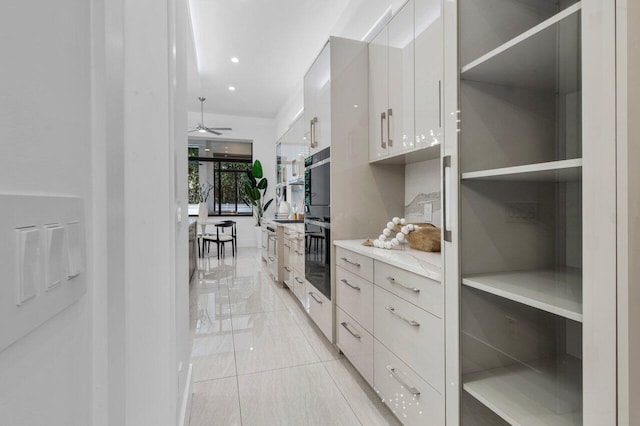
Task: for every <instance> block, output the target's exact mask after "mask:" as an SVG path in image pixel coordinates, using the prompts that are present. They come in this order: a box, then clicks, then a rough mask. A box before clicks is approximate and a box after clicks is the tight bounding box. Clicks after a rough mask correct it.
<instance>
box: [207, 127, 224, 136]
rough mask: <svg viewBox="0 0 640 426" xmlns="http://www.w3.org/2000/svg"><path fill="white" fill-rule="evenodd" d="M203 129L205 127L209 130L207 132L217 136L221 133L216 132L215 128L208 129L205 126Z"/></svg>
mask: <svg viewBox="0 0 640 426" xmlns="http://www.w3.org/2000/svg"><path fill="white" fill-rule="evenodd" d="M204 129H205V130H206V131H207V132H209V133H213V134H214V135H218V136H220V135H222V133H220V132H216V131H215V130H213V129H210V128H208V127H205V128H204Z"/></svg>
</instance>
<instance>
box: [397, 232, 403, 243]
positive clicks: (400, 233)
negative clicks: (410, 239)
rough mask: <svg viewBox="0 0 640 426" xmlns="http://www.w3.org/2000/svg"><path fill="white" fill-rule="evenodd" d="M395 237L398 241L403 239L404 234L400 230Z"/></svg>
mask: <svg viewBox="0 0 640 426" xmlns="http://www.w3.org/2000/svg"><path fill="white" fill-rule="evenodd" d="M395 239H396V240H398V241H404V234H403V233H402V232H398V235H396V238H395Z"/></svg>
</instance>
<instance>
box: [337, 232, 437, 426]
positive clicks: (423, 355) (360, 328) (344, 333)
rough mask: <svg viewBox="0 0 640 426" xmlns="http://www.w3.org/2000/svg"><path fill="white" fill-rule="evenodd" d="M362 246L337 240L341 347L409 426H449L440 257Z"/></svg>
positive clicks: (338, 328)
mask: <svg viewBox="0 0 640 426" xmlns="http://www.w3.org/2000/svg"><path fill="white" fill-rule="evenodd" d="M360 242H361V241H359V240H356V241H337V242H336V246H337V247H336V286H337V297H336V305H337V308H336V336H337V337H336V345H337V346H338V347H339V348H340V350H342V352H344V354H345V356H346V357H347V358H348V359H349V361H350V362H351V363H352V364H353V365H354V367H355V368H356V369H357V370H358V371H359V372H360V374H362V376H363V377H364V378H365V379H366V380H367V382H369V384H371V385H372V386H373V387H374V388H375V390H376V391H377V392H378V394H379V395H380V396H381V398H382V400H383V401H384V402H385V403H386V404H387V405H388V406H389V408H390V409H391V411H392V412H393V413H394V414H395V415H396V416H397V417H398V419H400V420H401V421H402V422H403V423H404V424H406V425H425V424H428V425H434V426H438V425H444V411H445V403H444V401H445V398H444V388H445V383H444V366H445V360H444V353H445V352H444V321H443V319H442V314H443V291H442V285H441V283H440V282H439V280H440V268H439V266H438V265H436V264H438V263H439V261H440V258H439V254H437V253H422V252H416V251H413V250H410V251H406V252H403V251H395V250H394V251H386V250H380V249H373V248H365V247H362V246H360ZM391 264H394V265H395V266H392V265H391ZM429 265H431V266H429Z"/></svg>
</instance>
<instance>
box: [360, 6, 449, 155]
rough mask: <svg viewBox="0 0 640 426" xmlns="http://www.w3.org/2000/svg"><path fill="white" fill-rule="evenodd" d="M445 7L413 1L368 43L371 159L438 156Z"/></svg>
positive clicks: (440, 139)
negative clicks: (442, 11)
mask: <svg viewBox="0 0 640 426" xmlns="http://www.w3.org/2000/svg"><path fill="white" fill-rule="evenodd" d="M441 10H442V6H441V0H409V1H408V2H407V3H406V4H405V5H404V6H403V7H402V8H401V9H400V10H399V11H398V13H397V14H396V15H395V16H394V17H393V18H392V20H391V21H390V22H389V23H388V24H387V26H385V27H384V28H383V29H382V30H381V31H380V33H379V34H378V35H377V36H376V37H375V38H374V40H373V41H372V42H371V43H370V44H369V66H370V70H369V159H370V161H380V160H385V159H387V161H385V162H411V161H421V160H426V159H433V158H437V157H438V156H439V145H440V144H441V141H442V131H441V127H442V114H441V111H442V109H441V103H442V95H441V90H442V75H443V38H442V31H443V26H442V13H441ZM431 148H432V149H431ZM425 149H426V150H425ZM407 153H412V154H411V155H410V156H409V155H408V154H407ZM401 154H407V156H405V155H401Z"/></svg>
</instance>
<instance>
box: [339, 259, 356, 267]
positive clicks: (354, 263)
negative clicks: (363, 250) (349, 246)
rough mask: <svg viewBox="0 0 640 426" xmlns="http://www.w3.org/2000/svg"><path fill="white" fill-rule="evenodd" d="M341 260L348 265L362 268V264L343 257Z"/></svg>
mask: <svg viewBox="0 0 640 426" xmlns="http://www.w3.org/2000/svg"><path fill="white" fill-rule="evenodd" d="M340 260H343V261H345V262H347V263H348V264H350V265H353V266H355V267H356V268H359V267H360V264H359V263H358V262H354V261H353V260H349V259H347V258H346V257H341V258H340Z"/></svg>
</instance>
